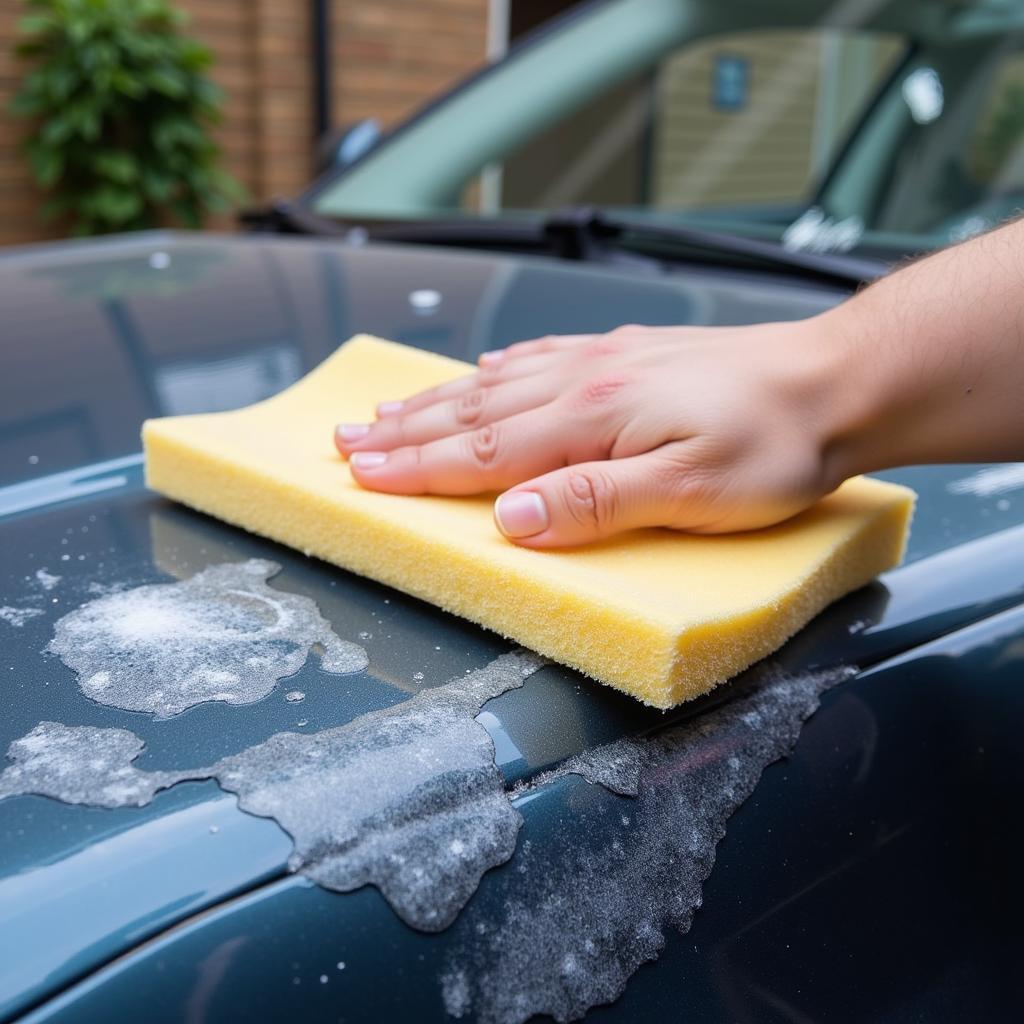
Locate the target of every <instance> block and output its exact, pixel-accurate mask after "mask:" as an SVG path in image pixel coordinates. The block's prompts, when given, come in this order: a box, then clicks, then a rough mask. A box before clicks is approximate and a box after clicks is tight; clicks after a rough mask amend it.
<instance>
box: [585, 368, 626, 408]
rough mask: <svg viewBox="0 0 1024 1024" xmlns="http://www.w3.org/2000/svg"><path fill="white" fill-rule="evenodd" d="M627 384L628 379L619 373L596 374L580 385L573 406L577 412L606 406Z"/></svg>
mask: <svg viewBox="0 0 1024 1024" xmlns="http://www.w3.org/2000/svg"><path fill="white" fill-rule="evenodd" d="M628 383H629V378H628V377H626V376H625V375H624V374H621V373H604V374H598V375H597V376H595V377H591V378H590V379H589V380H587V381H585V382H584V383H583V384H581V385H580V387H579V388H578V390H577V391H576V394H575V396H574V398H573V405H574V406H575V408H576V409H577V410H578V411H584V410H587V409H592V408H594V407H595V406H604V405H607V404H608V403H609V402H610V401H611V400H612V399H614V398H615V397H616V396H617V395H618V394H619V392H621V391H622V389H623V388H624V387H626V385H627V384H628Z"/></svg>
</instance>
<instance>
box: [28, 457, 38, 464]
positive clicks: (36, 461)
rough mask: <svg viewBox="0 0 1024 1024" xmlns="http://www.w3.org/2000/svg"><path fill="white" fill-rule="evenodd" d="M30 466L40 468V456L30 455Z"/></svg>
mask: <svg viewBox="0 0 1024 1024" xmlns="http://www.w3.org/2000/svg"><path fill="white" fill-rule="evenodd" d="M28 464H29V465H30V466H38V465H39V456H38V455H30V456H29V457H28Z"/></svg>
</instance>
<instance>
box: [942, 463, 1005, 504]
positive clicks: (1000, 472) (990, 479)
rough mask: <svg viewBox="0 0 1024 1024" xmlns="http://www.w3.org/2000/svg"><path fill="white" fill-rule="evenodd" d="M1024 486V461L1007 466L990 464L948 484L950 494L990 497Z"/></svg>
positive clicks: (947, 488)
mask: <svg viewBox="0 0 1024 1024" xmlns="http://www.w3.org/2000/svg"><path fill="white" fill-rule="evenodd" d="M1020 487H1024V463H1011V464H1009V465H1006V466H989V467H988V468H986V469H980V470H978V472H977V473H973V474H971V476H966V477H963V478H962V479H960V480H953V481H952V482H951V483H949V484H947V485H946V490H947V491H949V493H950V494H973V495H975V497H978V498H990V497H992V495H994V494H1003V493H1005V492H1006V491H1015V490H1017V489H1018V488H1020Z"/></svg>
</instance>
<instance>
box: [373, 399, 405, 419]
mask: <svg viewBox="0 0 1024 1024" xmlns="http://www.w3.org/2000/svg"><path fill="white" fill-rule="evenodd" d="M403 405H405V402H381V403H380V404H379V405H378V406H377V415H378V416H394V415H395V413H396V412H401V411H402V406H403Z"/></svg>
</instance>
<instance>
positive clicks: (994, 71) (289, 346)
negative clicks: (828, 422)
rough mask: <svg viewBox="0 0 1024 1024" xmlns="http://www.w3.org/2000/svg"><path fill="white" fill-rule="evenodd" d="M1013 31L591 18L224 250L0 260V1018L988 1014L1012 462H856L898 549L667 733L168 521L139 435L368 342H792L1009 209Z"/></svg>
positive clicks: (916, 1017)
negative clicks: (171, 693)
mask: <svg viewBox="0 0 1024 1024" xmlns="http://www.w3.org/2000/svg"><path fill="white" fill-rule="evenodd" d="M1022 46H1024V10H1022V9H1021V8H1020V7H1019V6H1018V5H1015V4H1009V3H1000V2H997V0H990V2H977V3H943V2H938V0H934V2H925V0H907V2H902V0H901V2H900V3H886V2H881V3H860V2H856V0H848V2H844V3H839V4H825V3H822V2H814V0H787V2H784V3H782V2H780V3H775V4H742V5H739V4H724V3H721V2H715V3H712V2H710V0H707V2H705V0H609V2H603V3H597V4H593V5H589V6H587V7H585V8H582V9H581V10H580V11H578V12H576V13H574V14H573V15H571V16H570V17H568V18H566V19H564V20H562V21H561V22H559V23H557V24H556V25H554V26H553V27H550V28H548V29H545V30H544V31H542V32H541V33H539V34H537V35H535V36H534V37H532V38H531V39H530V40H528V41H527V42H525V43H524V44H523V45H522V46H520V47H519V48H517V49H515V50H514V51H513V52H512V53H510V54H509V55H508V56H507V57H506V58H505V59H504V60H502V61H501V62H499V63H497V64H495V65H494V66H492V67H491V68H489V69H488V70H487V71H485V72H484V73H482V74H481V75H479V76H477V77H475V78H473V79H471V80H470V81H468V82H466V83H464V84H463V85H462V86H461V87H460V88H458V89H456V90H455V91H454V92H452V93H451V94H450V95H448V96H446V97H444V98H443V99H441V100H440V101H439V102H437V103H436V104H435V105H433V106H431V107H430V108H428V109H427V110H426V111H425V112H423V113H422V114H421V115H419V116H418V117H417V118H415V119H413V120H412V121H410V122H409V123H407V124H405V125H403V126H401V127H400V128H398V129H397V130H396V131H395V132H393V133H392V134H391V135H390V136H388V137H386V138H383V139H378V140H376V141H372V140H371V141H372V145H370V148H368V149H365V147H364V149H365V151H364V152H362V154H361V155H359V156H358V157H357V158H356V159H354V160H353V149H358V148H359V147H358V146H354V145H353V144H351V143H352V139H355V140H357V141H359V140H366V139H367V138H370V135H369V134H368V132H367V130H366V128H365V126H363V127H361V128H360V129H359V131H358V132H357V134H356V135H354V136H350V138H349V143H350V144H349V145H347V146H345V145H343V146H341V147H340V150H339V152H341V153H342V154H343V155H344V156H345V159H346V161H348V162H346V163H345V164H344V165H341V164H339V165H338V166H336V167H333V168H331V169H329V170H328V171H326V172H325V174H324V175H323V176H322V177H321V179H320V180H318V181H317V182H316V183H314V185H313V186H312V187H311V189H310V190H309V191H308V192H307V193H306V194H305V195H304V196H301V197H299V198H297V199H295V200H293V201H290V202H280V203H277V204H275V205H274V206H273V207H271V208H269V209H267V210H263V211H258V212H256V213H253V214H251V215H250V216H249V217H248V223H249V226H250V228H251V230H250V232H249V233H245V234H237V235H224V236H197V235H187V234H178V233H152V234H140V235H134V236H130V237H119V238H110V239H104V240H100V241H82V242H75V243H66V244H53V245H39V246H32V247H26V248H22V249H17V250H8V251H6V252H4V253H3V254H0V311H2V329H0V552H2V560H0V652H2V654H0V685H2V687H3V694H4V701H3V708H4V714H3V716H2V723H0V754H2V753H3V752H6V753H7V760H6V761H4V762H3V764H2V765H0V768H2V769H3V772H2V774H0V1018H2V1019H3V1020H19V1021H26V1022H28V1021H31V1022H33V1024H41V1022H43V1021H47V1022H58V1021H59V1022H61V1024H71V1022H90V1024H91V1022H97V1021H115V1020H131V1021H134V1020H145V1021H147V1022H188V1024H193V1022H201V1021H218V1022H220V1021H243V1020H252V1021H282V1020H289V1019H294V1020H298V1021H304V1022H305V1021H309V1022H321V1021H323V1022H327V1021H332V1022H333V1021H377V1020H416V1021H420V1020H424V1021H426V1020H437V1021H443V1020H446V1019H464V1020H479V1021H485V1022H501V1024H506V1022H519V1021H523V1020H526V1019H528V1018H530V1017H532V1016H533V1015H536V1014H542V1015H544V1014H547V1015H551V1016H554V1017H556V1018H557V1019H559V1020H568V1019H575V1018H577V1017H579V1016H581V1015H583V1014H584V1013H587V1014H588V1016H589V1017H592V1018H593V1019H594V1020H595V1021H596V1020H605V1019H607V1020H619V1021H641V1020H642V1021H648V1020H654V1021H660V1020H686V1021H700V1022H708V1024H711V1022H723V1024H724V1022H727V1021H728V1022H734V1021H735V1022H758V1024H761V1022H780V1024H781V1022H787V1024H804V1022H812V1021H813V1022H828V1024H832V1022H847V1021H849V1022H854V1021H856V1022H872V1024H879V1022H885V1024H902V1022H907V1024H909V1022H912V1021H913V1022H918V1021H928V1022H931V1021H956V1022H962V1021H1011V1020H1019V1019H1020V1017H1021V1012H1022V1011H1021V1007H1022V1005H1024V982H1022V981H1021V970H1020V959H1021V955H1022V953H1024V943H1022V940H1021V938H1020V934H1019V932H1020V925H1019V922H1020V919H1021V913H1022V911H1024V884H1022V881H1021V871H1020V868H1019V865H1018V862H1017V858H1018V855H1019V853H1018V847H1017V843H1018V842H1019V841H1020V838H1021V836H1020V830H1019V829H1018V828H1017V827H1016V826H1015V825H1014V824H1013V822H1014V820H1015V819H1014V814H1015V813H1016V812H1015V811H1014V808H1015V807H1017V806H1019V804H1020V798H1021V792H1022V788H1021V787H1022V782H1024V759H1022V758H1021V756H1020V748H1021V742H1020V735H1021V731H1022V723H1024V687H1022V683H1024V466H1022V465H998V466H987V467H982V466H917V467H907V468H904V469H901V470H897V471H892V472H889V473H886V474H883V475H884V476H885V477H887V478H888V479H892V480H897V481H900V482H903V483H906V484H908V485H910V486H911V487H913V488H914V489H915V490H916V491H917V492H918V494H919V496H920V500H919V506H918V511H917V514H916V518H915V521H914V524H913V532H912V535H911V539H910V545H909V550H908V552H907V558H906V562H905V564H904V565H903V566H902V567H901V568H898V569H896V570H893V571H892V572H890V573H887V574H886V575H885V576H884V577H883V578H882V579H880V580H878V581H877V582H875V583H873V584H871V585H870V586H868V587H865V588H864V589H862V590H861V591H859V592H857V593H854V594H852V595H850V596H848V597H847V598H845V599H843V600H842V601H840V602H838V603H836V604H835V605H833V606H832V607H830V608H829V609H827V610H826V611H825V612H824V613H823V614H821V615H820V616H819V617H818V618H816V619H815V620H814V621H813V622H812V623H811V624H810V625H809V626H808V627H807V628H806V629H805V630H803V631H802V632H801V633H800V634H799V635H798V636H797V637H795V638H794V639H793V640H792V641H790V643H788V644H787V645H786V646H785V647H784V648H783V649H782V650H781V651H779V652H778V653H777V654H776V655H775V656H774V657H772V658H771V659H769V661H768V662H766V663H764V664H761V665H758V666H755V667H754V668H753V669H751V670H750V671H749V672H747V673H745V674H744V675H743V676H742V677H740V678H738V679H736V680H734V681H732V682H731V683H729V684H727V685H726V686H723V687H721V688H719V689H718V690H717V691H715V692H713V693H712V694H711V695H709V696H708V697H706V698H704V699H702V700H699V701H697V702H693V703H690V704H687V705H684V706H683V707H680V708H677V709H675V710H674V711H672V712H669V713H664V714H663V713H661V712H656V711H653V710H651V709H648V708H645V707H643V706H641V705H640V704H638V703H636V702H635V701H632V700H631V699H629V698H627V697H624V696H622V695H620V694H617V693H615V692H612V691H610V690H608V689H606V688H602V687H600V686H597V685H596V684H593V683H592V682H590V681H588V680H586V679H584V678H582V677H578V676H576V675H574V674H573V673H572V672H571V671H569V670H567V669H563V668H560V667H558V666H554V665H544V666H540V665H538V664H537V663H535V662H534V661H533V660H531V656H530V655H528V654H525V653H522V652H519V653H516V652H513V651H511V650H510V648H509V646H508V645H507V644H506V643H505V642H503V641H502V640H501V639H500V638H499V637H497V636H495V635H493V634H490V633H487V632H485V631H483V630H481V629H478V628H476V627H475V626H472V625H470V624H468V623H466V622H464V621H461V620H459V619H456V618H453V617H451V616H449V615H446V614H445V613H443V612H441V611H439V610H437V609H435V608H432V607H429V606H427V605H424V604H422V603H420V602H417V601H416V600H414V599H411V598H408V597H406V596H404V595H402V594H400V593H398V592H395V591H391V590H389V589H388V588H386V587H383V586H380V585H377V584H375V583H372V582H369V581H367V580H364V579H361V578H358V577H355V576H351V575H348V574H345V573H344V572H341V571H340V570H337V569H335V568H333V567H331V566H329V565H325V564H322V563H320V562H317V561H314V560H311V559H309V558H307V557H305V556H303V555H302V554H300V553H297V552H295V551H291V550H287V549H284V548H281V547H279V546H277V545H275V544H272V543H270V542H268V541H264V540H261V539H259V538H256V537H254V536H250V535H248V534H245V533H243V532H241V531H239V530H236V529H233V528H231V527H229V526H227V525H224V524H222V523H220V522H217V521H215V520H212V519H209V518H206V517H204V516H202V515H200V514H198V513H196V512H193V511H190V510H188V509H186V508H183V507H179V506H177V505H174V504H172V503H170V502H167V501H165V500H162V499H159V498H157V497H155V496H154V495H153V494H151V493H149V492H147V491H146V489H145V487H144V486H143V481H142V464H141V455H140V454H139V451H140V443H139V428H140V425H141V423H142V421H143V420H144V419H145V418H147V417H151V416H159V415H165V414H179V413H188V412H198V411H205V410H217V409H228V408H234V407H237V406H241V405H245V404H248V403H251V402H254V401H257V400H259V399H261V398H263V397H266V396H268V395H270V394H272V393H274V392H276V391H278V390H279V389H281V388H282V387H284V386H286V385H287V384H289V383H291V382H292V381H294V380H296V379H297V378H298V377H299V376H301V375H302V374H303V373H304V372H305V371H307V370H309V369H311V368H312V367H314V366H316V365H317V364H318V363H319V362H321V361H322V360H323V359H324V358H325V357H326V356H327V355H328V354H329V353H331V352H332V351H334V350H335V349H336V348H337V346H338V345H339V344H340V343H341V342H343V341H344V340H345V339H347V338H348V337H350V336H351V335H353V334H355V333H357V332H361V331H365V332H369V333H373V334H376V335H380V336H382V337H386V338H392V339H395V340H398V341H402V342H405V343H407V344H411V345H416V346H420V347H422V348H425V349H430V350H432V351H436V352H443V353H446V354H449V355H453V356H456V357H459V358H464V359H468V360H473V359H475V357H476V356H477V355H478V354H479V353H480V352H481V351H483V350H484V349H490V348H495V347H498V346H501V345H505V344H508V343H510V342H512V341H515V340H519V339H523V338H530V337H536V336H540V335H544V334H551V333H563V332H596V331H604V330H608V329H611V328H613V327H616V326H618V325H620V324H622V323H628V322H633V323H647V324H736V323H749V322H755V321H759V320H769V319H773V320H774V319H784V318H797V317H804V316H808V315H812V314H814V313H816V312H819V311H821V310H822V309H825V308H827V307H829V306H830V305H833V304H835V303H837V302H840V301H841V300H842V299H843V298H844V297H846V296H847V295H848V294H849V293H850V292H851V291H852V290H853V289H854V288H856V287H857V286H858V285H860V284H861V283H862V282H864V281H867V280H870V279H871V278H872V277H874V276H876V275H878V274H881V273H882V272H884V270H885V269H886V267H887V266H888V265H889V264H891V263H892V262H895V261H897V260H899V259H900V258H902V257H903V256H904V255H905V254H907V253H914V252H919V251H922V250H926V249H928V248H931V247H934V246H938V245H942V244H945V243H946V242H948V241H951V240H955V239H957V238H962V237H967V236H968V235H970V234H972V233H975V232H977V231H980V230H983V229H984V228H985V227H987V226H989V225H990V224H993V223H996V222H998V221H999V220H1000V219H1003V218H1005V217H1006V216H1008V215H1010V214H1011V213H1012V212H1013V211H1014V210H1015V209H1016V208H1017V207H1018V206H1019V205H1020V204H1021V200H1022V196H1024V170H1022V168H1024V160H1022V158H1021V154H1024V145H1022V142H1024V115H1021V114H1020V110H1019V105H1016V104H1017V100H1016V97H1019V96H1021V95H1024V92H1022V90H1024V63H1022V62H1021V57H1020V53H1021V48H1022ZM246 574H248V575H246ZM267 609H271V610H270V611H268V610H267ZM285 622H287V623H288V624H289V625H288V628H287V629H285V628H284V627H283V625H282V624H283V623H285ZM358 652H362V653H358ZM342 654H344V655H345V657H348V658H349V660H348V661H344V659H343V658H342V657H341V656H342ZM332 659H334V660H332ZM339 659H340V660H339ZM360 659H362V660H360ZM342 662H344V664H342ZM240 666H241V667H240ZM196 673H206V678H207V681H208V682H209V681H210V680H213V681H216V680H217V679H218V678H220V677H219V676H218V675H217V673H224V674H225V675H224V679H225V680H226V681H225V682H224V686H225V687H226V689H225V690H224V692H223V693H220V692H214V693H212V694H210V695H209V697H208V699H204V700H203V702H201V703H198V704H190V703H189V702H188V701H187V700H186V701H181V700H174V699H171V698H170V697H168V695H167V693H165V692H164V689H165V688H166V687H170V686H171V685H173V684H175V680H178V679H179V678H182V677H183V674H185V675H188V674H191V675H190V678H191V677H194V676H195V674H196ZM229 676H230V677H231V678H230V679H228V677H229ZM115 682H116V683H117V685H118V686H119V687H121V690H119V691H118V692H119V693H121V696H120V697H117V698H115V697H114V696H111V694H112V690H111V687H112V686H113V685H114V683H115ZM236 686H239V687H241V688H242V689H241V690H238V689H232V687H236ZM158 693H159V697H157V694H158ZM126 695H127V696H126ZM133 701H134V703H133ZM43 793H46V794H48V795H40V794H43ZM456 819H457V820H458V821H459V822H460V828H463V827H465V828H468V829H469V834H470V835H471V836H472V842H471V843H470V844H469V846H467V844H466V843H464V842H463V841H462V840H459V841H457V842H456V840H454V839H452V838H450V837H451V836H452V835H453V834H454V833H453V832H451V830H450V829H449V824H450V822H452V821H454V820H456ZM461 834H462V832H460V835H461ZM470 847H472V848H470ZM481 865H482V866H481ZM492 865H493V866H492ZM485 868H486V870H485Z"/></svg>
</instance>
